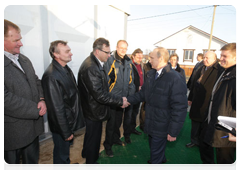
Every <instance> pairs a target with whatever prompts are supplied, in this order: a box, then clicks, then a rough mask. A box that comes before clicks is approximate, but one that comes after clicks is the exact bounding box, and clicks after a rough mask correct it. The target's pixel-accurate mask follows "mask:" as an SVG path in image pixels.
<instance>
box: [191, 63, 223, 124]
mask: <svg viewBox="0 0 240 170" xmlns="http://www.w3.org/2000/svg"><path fill="white" fill-rule="evenodd" d="M205 68H206V66H203V67H202V68H201V69H199V70H198V71H197V73H196V74H195V76H194V77H193V85H192V87H191V90H190V93H189V96H188V100H189V101H192V106H191V109H190V113H189V117H190V118H191V119H192V120H194V121H197V122H203V121H204V120H205V119H206V111H207V108H208V104H209V101H210V97H211V93H212V89H213V86H214V84H215V82H216V81H217V78H218V77H219V76H220V74H221V73H222V72H223V70H224V69H223V68H222V67H221V66H220V65H219V63H218V62H217V61H216V62H215V63H214V64H213V65H212V67H210V68H208V69H207V70H206V71H205V73H204V74H203V76H202V79H201V81H200V83H199V82H198V81H197V80H198V79H199V78H200V76H201V71H202V69H205Z"/></svg>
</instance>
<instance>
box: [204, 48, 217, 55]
mask: <svg viewBox="0 0 240 170" xmlns="http://www.w3.org/2000/svg"><path fill="white" fill-rule="evenodd" d="M210 51H213V52H215V51H216V50H213V49H211V50H210ZM206 52H208V49H203V55H204V54H205V53H206Z"/></svg>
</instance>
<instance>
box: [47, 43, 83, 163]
mask: <svg viewBox="0 0 240 170" xmlns="http://www.w3.org/2000/svg"><path fill="white" fill-rule="evenodd" d="M49 53H50V55H51V57H52V63H51V64H50V65H49V66H48V68H47V69H46V70H45V72H44V74H43V77H42V86H43V91H44V96H45V100H46V104H47V109H48V123H49V127H50V130H51V132H52V138H53V142H54V150H53V163H54V164H69V163H70V159H69V154H70V153H69V151H70V145H72V143H73V134H74V132H75V131H76V130H78V129H80V128H83V127H84V126H85V124H84V120H83V119H84V118H83V114H82V109H81V104H80V96H79V92H78V87H77V83H76V80H75V77H74V75H73V73H72V70H71V69H70V68H69V67H68V65H67V63H68V62H70V61H71V60H72V52H71V48H70V47H69V46H68V45H67V42H65V41H61V40H57V41H53V42H51V45H50V47H49Z"/></svg>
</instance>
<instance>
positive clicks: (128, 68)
mask: <svg viewBox="0 0 240 170" xmlns="http://www.w3.org/2000/svg"><path fill="white" fill-rule="evenodd" d="M127 47H128V43H127V42H126V41H125V40H119V41H118V43H117V47H116V51H114V52H113V53H112V55H111V57H110V58H109V59H108V60H107V62H106V63H105V65H104V66H105V71H106V73H107V74H108V76H107V77H108V85H109V92H111V93H112V94H114V95H118V96H122V97H125V96H128V95H131V94H134V93H135V85H134V79H133V78H134V76H133V69H132V61H131V59H130V58H129V57H128V56H127V55H126V52H127ZM123 113H124V121H123V129H124V133H123V135H124V137H125V142H126V143H131V140H130V134H131V127H130V123H131V113H132V106H129V107H127V108H125V110H124V109H122V108H121V107H116V106H112V107H111V108H110V115H111V117H110V119H109V120H108V122H107V125H106V139H105V142H104V147H105V151H106V154H107V155H108V156H109V157H113V152H112V149H111V148H112V145H113V144H117V145H121V146H124V145H125V143H124V142H122V141H121V140H120V131H119V128H120V126H121V124H122V117H123Z"/></svg>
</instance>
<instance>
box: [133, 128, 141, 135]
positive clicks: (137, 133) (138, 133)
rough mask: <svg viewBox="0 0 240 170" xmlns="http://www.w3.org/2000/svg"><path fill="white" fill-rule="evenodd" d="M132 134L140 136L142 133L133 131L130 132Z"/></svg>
mask: <svg viewBox="0 0 240 170" xmlns="http://www.w3.org/2000/svg"><path fill="white" fill-rule="evenodd" d="M132 133H133V134H136V135H141V134H142V132H139V131H137V130H136V129H134V131H133V132H132Z"/></svg>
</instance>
